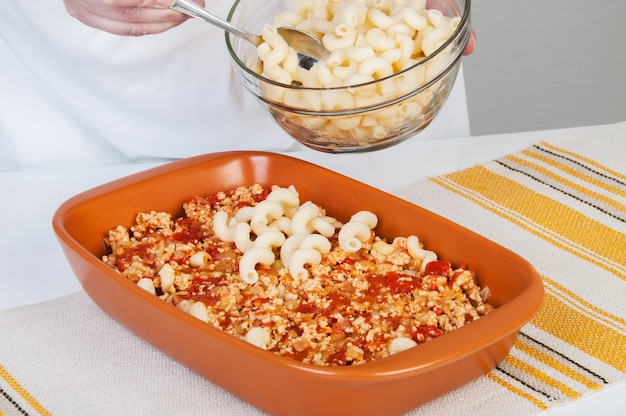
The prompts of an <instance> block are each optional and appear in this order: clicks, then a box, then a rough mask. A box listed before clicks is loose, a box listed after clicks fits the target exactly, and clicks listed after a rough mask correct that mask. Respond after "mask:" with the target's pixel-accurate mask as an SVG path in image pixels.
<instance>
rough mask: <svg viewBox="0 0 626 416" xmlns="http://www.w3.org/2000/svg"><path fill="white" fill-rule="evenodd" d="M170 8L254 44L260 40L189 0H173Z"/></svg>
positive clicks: (256, 44) (258, 37)
mask: <svg viewBox="0 0 626 416" xmlns="http://www.w3.org/2000/svg"><path fill="white" fill-rule="evenodd" d="M170 9H173V10H176V11H178V12H181V13H184V14H186V15H187V16H191V17H195V18H196V19H201V20H204V21H206V22H209V23H211V24H214V25H215V26H217V27H219V28H221V29H223V30H225V31H227V32H229V33H232V34H233V35H236V36H240V37H242V38H245V39H247V40H249V41H250V42H252V43H253V44H254V45H255V46H258V45H259V43H260V42H261V41H262V40H261V39H260V36H257V35H254V34H252V33H250V32H247V31H245V30H243V29H241V28H239V27H237V26H233V25H231V24H230V23H229V22H227V21H225V20H222V19H220V18H219V17H217V16H215V15H213V14H212V13H210V12H209V11H207V10H206V9H205V8H203V7H200V6H199V5H197V4H196V3H194V2H193V1H191V0H175V1H174V4H173V5H172V6H170Z"/></svg>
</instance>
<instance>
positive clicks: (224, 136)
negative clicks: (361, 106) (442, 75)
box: [0, 0, 469, 171]
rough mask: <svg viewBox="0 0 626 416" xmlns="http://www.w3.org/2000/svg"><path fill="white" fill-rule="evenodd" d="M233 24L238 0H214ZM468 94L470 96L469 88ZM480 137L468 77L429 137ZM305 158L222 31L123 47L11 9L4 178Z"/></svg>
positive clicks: (38, 1)
mask: <svg viewBox="0 0 626 416" xmlns="http://www.w3.org/2000/svg"><path fill="white" fill-rule="evenodd" d="M207 3H209V5H208V8H209V10H211V11H212V12H214V13H215V14H217V15H219V16H221V17H225V16H226V15H227V13H228V10H229V8H230V7H231V1H227V0H210V1H209V2H207ZM459 84H461V85H459ZM464 135H469V122H468V115H467V108H466V101H465V91H464V84H463V76H462V73H461V74H460V75H459V79H458V81H457V85H456V86H455V89H454V91H453V95H452V96H451V97H450V99H449V100H448V103H447V104H446V108H445V110H444V112H442V114H440V116H439V117H438V118H437V119H436V120H435V122H433V124H432V125H431V126H429V127H428V129H426V130H425V131H424V132H423V133H421V134H420V135H419V136H420V137H421V138H441V137H452V136H464ZM234 149H253V150H270V151H288V150H290V149H302V146H300V145H298V144H297V143H296V142H295V140H293V139H292V138H291V137H290V136H288V135H287V134H286V133H285V132H283V131H282V130H281V129H280V127H278V125H277V124H276V123H275V122H274V120H273V119H272V118H271V117H270V116H269V114H267V113H265V110H264V109H263V108H262V106H261V104H260V103H258V102H257V101H255V99H254V97H253V96H252V94H251V93H249V92H248V91H245V90H244V88H243V87H242V85H240V83H239V81H238V80H237V79H236V76H235V74H234V72H233V70H232V66H231V63H230V58H229V56H228V51H227V50H226V44H225V41H224V34H223V32H222V31H221V30H220V29H218V28H216V27H213V26H210V25H209V24H207V23H204V22H201V21H198V20H195V19H191V20H189V21H187V22H185V23H183V24H182V25H180V26H178V27H176V28H173V29H171V30H169V31H166V32H164V33H162V34H158V35H148V36H142V37H126V36H116V35H112V34H109V33H105V32H103V31H100V30H97V29H94V28H91V27H88V26H86V25H84V24H82V23H81V22H79V21H77V20H75V19H74V18H72V17H71V16H69V15H68V14H67V12H66V10H65V7H64V5H63V2H62V1H61V0H28V1H2V2H0V171H11V170H30V169H49V168H55V167H71V166H84V165H102V164H113V163H129V162H134V161H150V160H167V159H174V158H181V157H188V156H193V155H198V154H202V153H208V152H214V151H222V150H234Z"/></svg>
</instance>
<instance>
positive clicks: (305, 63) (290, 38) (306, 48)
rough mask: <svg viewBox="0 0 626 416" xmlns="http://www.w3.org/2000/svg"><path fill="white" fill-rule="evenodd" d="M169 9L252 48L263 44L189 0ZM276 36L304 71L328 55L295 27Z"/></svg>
mask: <svg viewBox="0 0 626 416" xmlns="http://www.w3.org/2000/svg"><path fill="white" fill-rule="evenodd" d="M170 8H171V9H174V10H176V11H178V12H181V13H184V14H186V15H187V16H191V17H195V18H196V19H200V20H204V21H205V22H208V23H211V24H213V25H215V26H217V27H219V28H221V29H223V30H225V31H227V32H229V33H232V34H233V35H236V36H239V37H242V38H244V39H246V40H247V41H249V42H251V43H252V44H253V45H254V46H259V45H260V44H261V43H262V42H263V38H262V37H261V36H259V35H255V34H253V33H250V32H248V31H245V30H243V29H241V28H239V27H237V26H234V25H232V24H230V23H229V22H227V21H225V20H222V19H220V18H219V17H217V16H215V15H213V14H211V13H210V12H209V11H207V10H206V9H205V8H203V7H200V6H199V5H197V4H196V3H194V2H193V1H191V0H175V1H174V4H173V5H172V6H170ZM278 34H279V35H280V36H282V38H283V39H285V42H287V44H288V45H289V46H291V47H292V48H293V49H294V50H295V51H296V52H297V53H298V57H299V58H300V66H301V67H302V68H304V69H310V68H311V67H312V66H313V65H315V64H316V63H317V62H318V61H320V60H321V59H324V58H326V57H327V56H328V55H329V54H330V52H329V51H328V49H326V48H325V47H324V45H323V44H322V42H321V41H319V40H318V39H317V38H315V37H314V36H313V35H311V34H310V33H307V32H305V31H303V30H300V29H296V28H295V27H288V26H283V27H279V28H278Z"/></svg>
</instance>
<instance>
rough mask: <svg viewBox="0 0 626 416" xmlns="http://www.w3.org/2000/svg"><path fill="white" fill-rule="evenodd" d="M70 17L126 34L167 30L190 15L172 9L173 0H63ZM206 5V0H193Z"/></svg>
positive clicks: (105, 29)
mask: <svg viewBox="0 0 626 416" xmlns="http://www.w3.org/2000/svg"><path fill="white" fill-rule="evenodd" d="M63 2H64V3H65V8H66V10H67V12H68V13H69V14H70V16H72V17H74V18H76V19H77V20H79V21H81V22H82V23H84V24H86V25H88V26H91V27H94V28H96V29H100V30H104V31H105V32H109V33H113V34H116V35H124V36H142V35H149V34H155V33H161V32H165V31H166V30H168V29H171V28H173V27H175V26H178V25H179V24H181V23H182V22H184V21H185V20H187V19H188V18H189V17H188V16H186V15H184V14H182V13H180V12H177V11H175V10H172V9H170V8H169V7H170V6H171V5H172V4H174V1H173V0H63ZM194 2H196V3H198V4H199V5H200V6H202V7H204V5H205V1H204V0H194Z"/></svg>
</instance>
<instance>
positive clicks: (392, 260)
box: [103, 185, 493, 366]
mask: <svg viewBox="0 0 626 416" xmlns="http://www.w3.org/2000/svg"><path fill="white" fill-rule="evenodd" d="M274 191H276V192H274ZM287 191H288V192H287ZM289 192H290V193H289ZM271 194H273V195H272V196H274V195H276V196H277V197H276V198H272V196H270V195H271ZM280 195H282V196H280ZM285 196H287V197H289V198H293V197H294V196H295V197H298V193H297V190H295V189H294V188H293V187H290V188H279V187H273V188H271V189H268V188H264V187H262V186H260V185H252V186H249V187H240V188H237V189H234V190H232V191H224V192H218V193H215V194H213V195H208V196H203V197H195V198H191V199H189V200H187V201H186V202H185V203H184V204H183V208H184V212H185V215H184V216H182V217H180V218H175V219H174V218H172V216H171V215H170V214H168V213H164V212H154V211H153V212H145V213H139V214H138V215H137V218H136V223H135V224H134V225H132V226H131V227H130V228H125V227H123V226H118V227H117V228H115V229H113V230H111V231H110V232H109V234H108V236H107V237H106V239H105V241H106V244H107V246H108V247H109V248H110V251H109V253H108V254H107V255H105V256H104V257H103V260H104V262H105V263H106V264H107V265H109V266H110V267H112V268H114V269H116V270H117V271H119V272H120V273H121V274H122V275H123V276H125V277H126V278H127V279H129V280H130V281H132V282H134V283H136V284H137V285H139V286H140V287H142V288H143V289H145V290H147V291H149V292H151V293H153V294H154V295H155V296H158V297H160V298H161V299H163V300H164V301H165V302H169V303H171V304H172V305H174V306H175V307H177V308H180V309H182V310H184V311H185V312H188V313H190V314H192V315H193V316H195V317H197V318H198V319H201V320H203V321H205V322H207V324H208V325H212V326H214V327H216V328H219V329H221V330H223V331H226V332H227V333H229V334H231V335H233V336H235V337H238V338H241V339H244V340H246V341H248V342H250V343H252V344H255V345H257V346H259V347H260V348H264V349H266V350H268V351H271V352H274V353H276V354H279V355H282V356H285V357H289V358H292V359H295V360H299V361H302V362H304V363H312V364H316V365H322V366H325V365H336V366H343V365H355V364H362V363H366V362H369V361H373V360H379V359H382V358H385V357H388V356H389V355H391V354H394V353H397V352H400V351H403V350H406V349H408V348H412V347H415V346H417V345H418V344H421V343H424V342H426V341H429V340H431V339H433V338H436V337H438V336H440V335H442V334H444V333H446V332H449V331H453V330H454V329H457V328H460V327H462V326H464V325H465V324H466V323H468V322H471V321H474V320H476V319H479V318H480V317H481V316H483V315H485V314H487V313H489V312H490V311H491V310H493V307H492V306H491V305H489V304H488V303H487V297H488V292H489V291H488V289H487V288H481V287H479V286H478V284H477V282H476V279H475V277H474V274H473V273H472V272H471V271H470V270H468V269H467V268H466V267H465V266H463V265H456V266H455V267H452V266H451V265H450V263H448V262H446V261H445V260H441V259H437V258H436V255H435V253H433V252H431V251H428V250H425V248H424V247H423V246H422V244H421V243H419V245H416V244H415V242H416V241H418V240H417V237H416V236H407V237H395V238H394V239H393V240H392V241H387V240H384V239H382V238H380V237H379V236H377V235H376V233H375V231H374V227H373V226H372V224H370V227H371V230H370V229H369V228H366V230H370V231H369V232H368V233H366V235H365V236H364V237H362V238H360V240H359V242H358V247H357V248H356V249H348V250H346V249H345V247H344V248H342V246H341V245H340V244H339V240H340V235H339V234H340V231H341V229H342V227H343V226H346V229H348V228H349V227H347V224H349V223H350V222H348V223H346V224H343V223H340V222H339V221H337V220H336V219H334V218H333V217H330V216H328V215H327V214H326V212H325V211H324V209H323V208H321V207H319V206H316V205H314V204H312V203H311V202H310V201H308V203H307V204H300V201H299V200H297V204H295V205H294V202H293V201H292V202H291V203H288V202H287V201H286V199H285ZM263 201H269V202H266V203H264V204H261V203H262V202H263ZM277 204H278V205H277ZM289 204H291V205H289ZM305 205H306V208H307V209H308V210H309V212H313V213H314V216H313V218H312V217H311V215H309V216H308V217H307V219H306V221H307V222H306V224H305V225H304V226H305V227H307V228H306V230H307V231H306V233H307V234H311V235H314V236H315V238H314V239H310V241H313V240H315V241H316V242H317V243H315V244H309V245H307V247H303V245H304V244H305V243H302V244H301V245H300V246H297V247H296V248H298V249H301V250H302V251H301V253H304V254H298V255H297V254H296V253H295V251H294V252H291V253H289V252H287V250H286V248H287V246H289V245H293V244H291V243H290V242H289V241H290V238H291V237H293V236H294V235H295V234H293V232H295V231H294V230H295V229H296V227H299V228H302V227H303V224H299V225H297V224H296V222H297V221H298V222H302V218H304V217H306V216H305V215H304V214H302V212H303V211H304V207H305ZM278 206H280V208H278ZM312 206H313V207H317V208H316V210H315V209H314V210H313V211H311V207H312ZM268 207H269V208H271V209H274V211H272V210H271V209H269V208H268ZM257 208H258V209H257ZM255 210H256V213H255ZM276 210H278V212H276ZM219 211H223V212H225V213H226V214H227V215H224V214H218V217H219V215H222V216H223V218H228V221H227V223H226V231H229V230H230V231H232V233H233V235H232V236H228V237H224V235H221V234H224V233H225V232H226V231H221V232H217V231H219V230H220V229H224V226H221V227H220V226H218V220H217V218H218V217H216V213H217V212H219ZM260 211H262V212H260ZM298 211H301V214H296V212H298ZM372 217H373V218H375V216H374V215H373V214H372V213H369V217H368V218H372ZM259 218H261V220H260V221H261V222H260V223H259V221H258V220H259ZM355 218H356V216H355ZM214 219H215V223H214ZM320 222H322V225H323V226H324V227H317V228H316V227H315V226H312V225H311V224H320ZM352 222H356V219H355V220H354V221H352ZM241 224H243V225H241ZM258 224H261V225H258ZM328 224H330V225H332V227H331V228H330V232H328V230H329V226H328ZM250 225H251V226H252V229H251V228H250ZM356 225H358V226H360V227H361V229H362V228H363V224H361V223H359V224H356ZM290 226H292V227H293V229H291V228H290ZM356 228H358V227H356ZM268 229H271V230H272V232H271V233H266V231H267V230H268ZM318 229H319V230H320V231H319V232H318ZM322 229H323V230H326V231H321V230H322ZM242 230H243V231H242ZM276 230H280V233H277V232H276ZM333 230H334V231H333ZM322 232H323V233H324V234H322ZM218 234H220V236H218ZM263 234H266V236H269V235H271V238H269V237H263V236H262V235H263ZM301 234H302V233H301V232H298V235H301ZM220 237H222V238H220ZM304 237H306V236H305V235H301V239H300V240H303V238H304ZM294 238H295V237H294ZM342 238H343V237H342ZM411 239H413V240H411ZM244 240H245V241H244ZM262 240H263V242H262ZM266 240H267V241H266ZM300 240H299V241H300ZM242 241H243V242H242ZM268 241H269V242H268ZM307 241H309V240H307ZM255 243H256V245H255ZM322 243H323V244H322ZM263 244H265V245H264V246H263V247H262V248H260V246H261V245H263ZM412 244H413V245H414V246H415V247H414V248H411V245H412ZM252 247H256V249H255V250H256V251H255V250H251V248H252ZM246 250H248V251H250V253H248V254H246V253H247V251H246ZM244 251H245V252H244ZM251 253H255V254H254V256H259V258H258V259H256V258H254V259H252V260H250V259H249V258H248V259H246V260H244V261H242V258H243V257H244V255H245V256H248V257H252V256H253V254H251ZM317 253H319V254H317ZM260 254H262V256H261V255H260ZM288 255H289V256H290V260H289V264H286V263H287V257H288ZM303 256H304V257H303ZM296 258H300V259H303V258H304V259H305V260H296ZM298 261H300V264H296V265H295V266H293V267H292V265H291V263H293V262H296V263H297V262H298ZM244 262H246V264H248V263H250V264H252V267H253V269H251V270H250V273H248V274H246V276H248V275H250V276H252V277H249V278H247V279H244V278H242V273H243V271H242V270H240V265H241V267H242V268H244V264H243V263H244ZM245 267H248V268H249V266H245ZM296 267H299V269H298V270H299V272H298V273H297V274H296V272H294V270H295V269H294V268H296ZM302 273H304V274H302ZM296 276H297V277H296ZM303 276H304V277H303Z"/></svg>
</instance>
